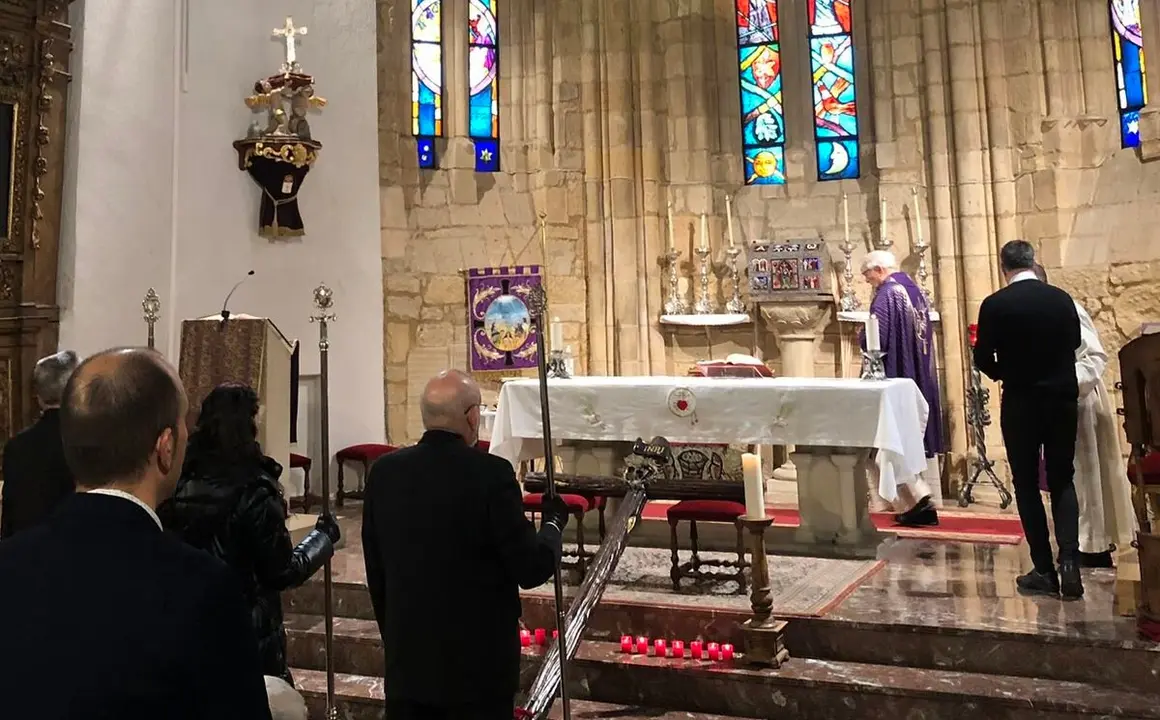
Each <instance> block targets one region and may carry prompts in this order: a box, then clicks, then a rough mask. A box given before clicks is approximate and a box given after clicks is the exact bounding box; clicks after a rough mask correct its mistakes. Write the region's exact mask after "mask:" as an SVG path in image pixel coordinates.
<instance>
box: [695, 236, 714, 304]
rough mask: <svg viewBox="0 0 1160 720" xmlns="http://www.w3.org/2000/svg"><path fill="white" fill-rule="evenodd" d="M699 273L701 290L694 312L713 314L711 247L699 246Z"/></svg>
mask: <svg viewBox="0 0 1160 720" xmlns="http://www.w3.org/2000/svg"><path fill="white" fill-rule="evenodd" d="M697 274H698V276H699V278H700V279H699V280H698V284H699V285H700V292H698V293H697V302H695V303H694V304H693V312H695V313H696V314H698V315H712V314H713V312H714V311H713V299H712V298H711V297H709V248H707V247H704V246H702V247H699V248H697Z"/></svg>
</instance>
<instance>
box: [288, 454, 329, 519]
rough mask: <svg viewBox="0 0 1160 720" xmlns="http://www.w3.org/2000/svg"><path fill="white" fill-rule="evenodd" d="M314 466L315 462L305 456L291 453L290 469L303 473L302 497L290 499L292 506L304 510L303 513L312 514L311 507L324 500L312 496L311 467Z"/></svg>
mask: <svg viewBox="0 0 1160 720" xmlns="http://www.w3.org/2000/svg"><path fill="white" fill-rule="evenodd" d="M313 464H314V463H313V461H312V460H311V459H310V458H308V457H306V456H305V455H299V454H298V453H290V469H291V470H301V471H302V473H303V480H302V496H301V497H294V498H290V506H291V507H294V506H295V505H297V506H298V507H300V508H302V512H304V513H308V512H310V506H311V505H312V504H314V503H316V502H317V503H321V502H322V498H320V497H318V496H317V495H311V494H310V466H311V465H313Z"/></svg>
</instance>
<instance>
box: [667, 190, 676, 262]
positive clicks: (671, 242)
mask: <svg viewBox="0 0 1160 720" xmlns="http://www.w3.org/2000/svg"><path fill="white" fill-rule="evenodd" d="M676 247H677V239H676V236H675V235H674V234H673V201H672V200H671V199H670V200H669V250H675V249H676Z"/></svg>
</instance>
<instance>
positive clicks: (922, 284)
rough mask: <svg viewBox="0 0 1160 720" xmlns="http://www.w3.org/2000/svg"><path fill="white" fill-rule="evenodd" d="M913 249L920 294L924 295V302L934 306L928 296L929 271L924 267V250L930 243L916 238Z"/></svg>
mask: <svg viewBox="0 0 1160 720" xmlns="http://www.w3.org/2000/svg"><path fill="white" fill-rule="evenodd" d="M914 249H915V250H917V251H918V287H919V288H921V289H922V294H923V295H924V296H925V297H926V304H927V305H928V306H930V307H934V302H933V301H932V300H931V296H930V286H929V284H928V279H929V278H930V273H929V272H927V269H926V251H927V250H930V243H929V242H927V241H926V240H921V239H920V240H916V241H915V243H914Z"/></svg>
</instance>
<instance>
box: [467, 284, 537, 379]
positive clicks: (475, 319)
mask: <svg viewBox="0 0 1160 720" xmlns="http://www.w3.org/2000/svg"><path fill="white" fill-rule="evenodd" d="M539 286H540V266H539V265H517V266H514V267H497V268H473V269H471V270H468V271H467V332H468V335H469V337H468V340H467V344H468V348H469V351H468V357H469V358H470V359H471V372H500V373H507V372H519V371H522V370H533V369H535V368H536V364H537V350H536V338H535V334H534V333H533V332H532V313H531V310H530V309H529V308H528V295H529V294H530V293H531V291H532V289H533V288H536V287H539Z"/></svg>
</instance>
